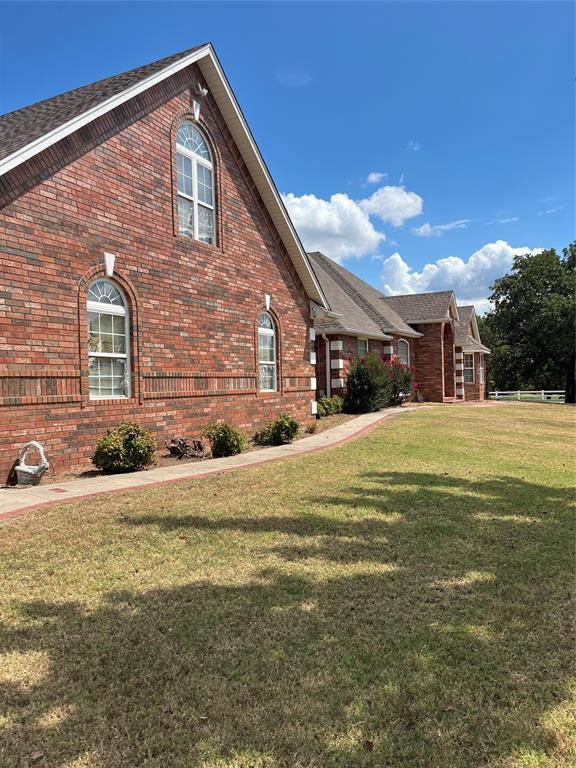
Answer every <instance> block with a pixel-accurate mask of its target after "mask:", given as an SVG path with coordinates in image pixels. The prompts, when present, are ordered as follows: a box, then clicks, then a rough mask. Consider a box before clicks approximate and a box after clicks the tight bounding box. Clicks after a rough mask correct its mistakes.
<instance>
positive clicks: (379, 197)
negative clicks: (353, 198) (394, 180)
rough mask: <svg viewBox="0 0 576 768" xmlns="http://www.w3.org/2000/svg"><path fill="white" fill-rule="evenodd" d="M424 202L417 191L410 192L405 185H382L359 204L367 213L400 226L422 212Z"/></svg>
mask: <svg viewBox="0 0 576 768" xmlns="http://www.w3.org/2000/svg"><path fill="white" fill-rule="evenodd" d="M423 203H424V201H423V200H422V198H421V197H420V195H417V194H416V192H408V191H407V190H406V189H405V188H404V187H390V186H386V187H380V189H377V190H376V192H374V194H373V195H370V197H368V198H366V199H365V200H360V202H359V205H360V207H361V208H362V210H363V211H365V212H366V213H368V214H373V215H374V216H377V217H378V218H379V219H381V220H382V221H386V222H388V223H389V224H392V225H393V226H395V227H400V226H402V224H404V222H405V221H406V220H407V219H413V218H414V217H415V216H419V215H420V214H421V213H422V206H423Z"/></svg>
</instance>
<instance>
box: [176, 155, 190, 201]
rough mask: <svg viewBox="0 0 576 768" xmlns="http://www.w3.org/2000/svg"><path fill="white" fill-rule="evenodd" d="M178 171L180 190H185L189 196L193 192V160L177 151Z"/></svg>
mask: <svg viewBox="0 0 576 768" xmlns="http://www.w3.org/2000/svg"><path fill="white" fill-rule="evenodd" d="M176 172H177V176H178V192H183V193H184V194H185V195H188V197H193V194H192V160H191V159H190V158H189V157H185V156H184V155H181V154H180V153H179V152H178V153H176Z"/></svg>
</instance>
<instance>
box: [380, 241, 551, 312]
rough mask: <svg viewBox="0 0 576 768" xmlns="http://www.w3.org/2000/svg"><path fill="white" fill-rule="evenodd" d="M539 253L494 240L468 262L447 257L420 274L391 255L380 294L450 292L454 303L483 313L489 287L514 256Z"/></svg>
mask: <svg viewBox="0 0 576 768" xmlns="http://www.w3.org/2000/svg"><path fill="white" fill-rule="evenodd" d="M541 250H542V249H541V248H528V247H520V248H514V247H513V246H511V245H510V244H509V243H507V242H506V241H505V240H497V241H496V242H494V243H487V244H486V245H484V246H483V247H482V248H480V249H479V250H477V251H475V252H474V253H473V254H472V255H471V256H470V258H469V259H468V261H464V260H463V259H461V258H460V257H458V256H447V257H445V258H443V259H438V260H437V261H435V262H432V263H430V264H425V265H424V267H423V268H422V271H421V272H416V271H415V270H413V269H412V267H410V266H409V265H408V264H407V263H406V262H405V261H404V259H403V258H402V257H401V256H400V254H399V253H394V254H392V256H390V257H388V258H387V259H386V260H385V261H384V262H383V264H382V269H381V271H380V282H381V286H382V288H383V290H384V292H385V293H388V294H391V295H397V294H401V293H418V292H420V291H446V290H453V291H454V292H455V293H456V297H457V299H458V301H460V302H464V301H466V302H471V303H474V304H475V305H476V306H477V307H478V309H479V311H486V309H488V306H489V305H488V301H487V299H486V297H487V296H488V295H489V293H490V286H491V285H492V283H493V282H494V281H495V280H496V279H497V278H498V277H502V276H503V275H505V274H506V273H507V272H508V271H509V270H510V267H511V266H512V261H513V259H514V256H516V255H518V254H522V253H538V252H539V251H541Z"/></svg>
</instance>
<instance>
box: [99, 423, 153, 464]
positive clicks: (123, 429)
mask: <svg viewBox="0 0 576 768" xmlns="http://www.w3.org/2000/svg"><path fill="white" fill-rule="evenodd" d="M155 450H156V445H155V443H154V439H153V437H152V435H151V434H150V432H148V431H147V430H146V429H143V428H142V427H139V426H138V425H137V424H130V423H128V424H120V426H119V427H116V428H115V429H111V430H108V432H107V433H106V434H105V435H103V437H101V438H100V439H99V440H98V442H97V443H96V450H95V451H94V456H92V463H93V464H94V465H95V466H96V467H98V469H103V470H105V471H106V472H133V471H134V470H137V469H143V468H144V467H149V466H150V464H153V463H154V451H155Z"/></svg>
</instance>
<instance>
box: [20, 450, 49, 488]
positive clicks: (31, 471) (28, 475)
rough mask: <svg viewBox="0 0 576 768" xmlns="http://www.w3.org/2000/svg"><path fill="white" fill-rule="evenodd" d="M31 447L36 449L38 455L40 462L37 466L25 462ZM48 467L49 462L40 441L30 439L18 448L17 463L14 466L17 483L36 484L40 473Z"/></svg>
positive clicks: (40, 475)
mask: <svg viewBox="0 0 576 768" xmlns="http://www.w3.org/2000/svg"><path fill="white" fill-rule="evenodd" d="M32 449H33V450H36V451H38V455H39V456H40V463H39V464H38V465H37V466H30V465H29V464H26V457H27V456H28V451H30V450H32ZM49 467H50V464H49V463H48V460H47V459H46V456H45V455H44V448H42V446H41V445H40V443H37V442H36V440H31V441H30V442H29V443H26V445H25V446H24V447H23V448H22V449H21V450H20V455H19V457H18V465H17V466H16V476H17V477H18V485H38V483H39V482H40V479H41V477H42V475H43V474H44V472H46V470H47V469H48V468H49Z"/></svg>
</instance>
